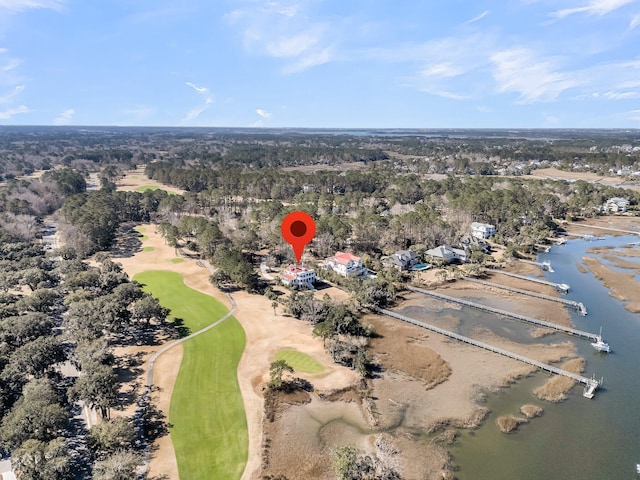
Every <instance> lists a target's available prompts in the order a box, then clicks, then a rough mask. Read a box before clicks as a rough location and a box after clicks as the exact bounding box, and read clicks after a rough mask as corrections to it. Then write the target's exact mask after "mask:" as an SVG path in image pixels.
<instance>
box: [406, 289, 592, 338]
mask: <svg viewBox="0 0 640 480" xmlns="http://www.w3.org/2000/svg"><path fill="white" fill-rule="evenodd" d="M407 289H408V290H411V291H412V292H417V293H421V294H423V295H428V296H430V297H433V298H437V299H439V300H445V301H447V302H452V303H457V304H460V305H464V306H467V307H473V308H476V309H478V310H482V311H485V312H490V313H495V314H497V315H502V316H505V317H509V318H514V319H516V320H520V321H522V322H526V323H531V324H533V325H537V326H539V327H545V328H551V329H553V330H557V331H559V332H563V333H567V334H569V335H573V336H576V337H582V338H586V339H588V340H592V341H594V342H597V341H598V340H600V337H599V336H598V335H596V334H595V333H589V332H584V331H582V330H577V329H575V328H571V327H564V326H562V325H557V324H555V323H551V322H545V321H544V320H538V319H537V318H532V317H527V316H525V315H520V314H517V313H513V312H507V311H506V310H500V309H499V308H493V307H489V306H487V305H482V304H480V303H476V302H471V301H469V300H463V299H461V298H456V297H450V296H449V295H443V294H442V293H436V292H433V291H430V290H424V289H422V288H417V287H410V286H407Z"/></svg>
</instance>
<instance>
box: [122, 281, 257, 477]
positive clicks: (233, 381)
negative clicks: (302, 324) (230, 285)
mask: <svg viewBox="0 0 640 480" xmlns="http://www.w3.org/2000/svg"><path fill="white" fill-rule="evenodd" d="M134 279H135V280H136V281H138V282H140V283H141V284H143V285H144V290H145V291H146V292H149V293H151V294H153V295H154V296H155V297H157V298H158V299H159V300H160V303H161V304H162V305H163V306H164V307H167V308H169V309H171V316H172V318H180V319H182V320H183V322H184V325H185V326H186V327H187V328H189V331H190V332H191V333H193V332H196V331H198V330H200V329H201V328H204V327H205V326H207V325H210V324H211V323H213V322H215V321H216V320H218V319H219V318H221V317H222V316H224V315H225V314H226V313H227V309H226V307H225V306H224V305H223V304H222V303H220V302H218V301H217V300H215V299H214V298H213V297H210V296H209V295H205V294H203V293H200V292H197V291H196V290H193V289H191V288H188V287H187V286H185V284H184V282H183V279H182V275H180V274H179V273H174V272H168V271H158V270H153V271H147V272H143V273H139V274H137V275H135V276H134ZM244 345H245V334H244V330H243V329H242V327H241V326H240V324H239V323H238V321H237V320H236V319H235V318H233V317H231V318H229V319H227V320H226V321H225V322H223V323H222V324H220V325H219V326H217V327H215V328H213V329H211V330H209V331H208V332H205V333H203V334H201V335H199V336H197V337H195V338H192V339H190V340H187V341H186V342H185V343H184V344H183V347H184V355H183V358H182V364H181V365H180V371H179V373H178V378H177V379H176V383H175V386H174V388H173V395H172V397H171V406H170V409H169V422H170V423H171V424H172V425H173V426H172V428H171V441H172V442H173V446H174V449H175V452H176V459H177V462H178V471H179V473H180V478H181V479H183V480H210V479H213V478H215V479H220V480H227V479H229V480H233V479H239V478H240V477H241V476H242V473H243V471H244V467H245V465H246V462H247V455H248V452H247V449H248V434H247V420H246V416H245V412H244V404H243V402H242V396H241V394H240V387H239V385H238V379H237V368H238V362H239V361H240V357H241V356H242V351H243V350H244Z"/></svg>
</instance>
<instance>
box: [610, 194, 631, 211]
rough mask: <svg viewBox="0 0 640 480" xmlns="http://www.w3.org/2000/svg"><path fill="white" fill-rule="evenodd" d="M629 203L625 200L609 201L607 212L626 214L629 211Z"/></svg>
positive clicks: (614, 199) (617, 198)
mask: <svg viewBox="0 0 640 480" xmlns="http://www.w3.org/2000/svg"><path fill="white" fill-rule="evenodd" d="M628 206H629V201H628V200H627V199H625V198H620V197H613V198H610V199H609V200H607V204H606V210H607V211H609V212H613V213H624V212H626V211H627V207H628Z"/></svg>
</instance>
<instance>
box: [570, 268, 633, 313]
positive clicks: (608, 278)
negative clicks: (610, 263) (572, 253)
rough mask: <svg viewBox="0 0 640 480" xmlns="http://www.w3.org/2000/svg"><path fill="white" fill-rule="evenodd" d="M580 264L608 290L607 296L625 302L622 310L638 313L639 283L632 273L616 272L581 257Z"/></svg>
mask: <svg viewBox="0 0 640 480" xmlns="http://www.w3.org/2000/svg"><path fill="white" fill-rule="evenodd" d="M582 262H583V263H584V264H585V265H586V266H587V267H588V268H589V270H591V272H592V273H593V274H594V276H595V277H596V278H597V279H598V280H600V281H601V282H602V284H603V285H604V286H605V287H607V288H608V289H609V295H611V296H612V297H614V298H617V299H618V300H622V301H625V302H627V303H626V304H625V306H624V308H626V309H627V310H629V311H630V312H633V313H638V312H640V283H638V282H637V281H636V280H635V276H634V274H633V273H625V272H616V271H614V270H612V269H610V268H608V267H607V266H605V265H603V264H602V262H601V261H600V260H598V259H597V258H593V257H582Z"/></svg>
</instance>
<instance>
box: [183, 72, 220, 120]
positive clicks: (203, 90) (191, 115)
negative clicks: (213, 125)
mask: <svg viewBox="0 0 640 480" xmlns="http://www.w3.org/2000/svg"><path fill="white" fill-rule="evenodd" d="M185 85H187V86H188V87H190V88H192V89H194V90H195V91H196V92H198V93H199V94H200V95H201V96H202V97H203V98H204V103H202V104H201V105H198V106H196V107H193V108H192V109H191V110H189V111H188V112H187V114H186V115H185V117H184V119H183V122H190V121H192V120H195V119H196V118H198V117H199V116H200V115H201V114H202V112H204V111H205V110H207V109H208V108H209V107H210V106H211V105H212V104H213V97H212V96H211V94H210V92H209V89H208V88H207V87H199V86H198V85H195V84H193V83H191V82H185Z"/></svg>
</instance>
